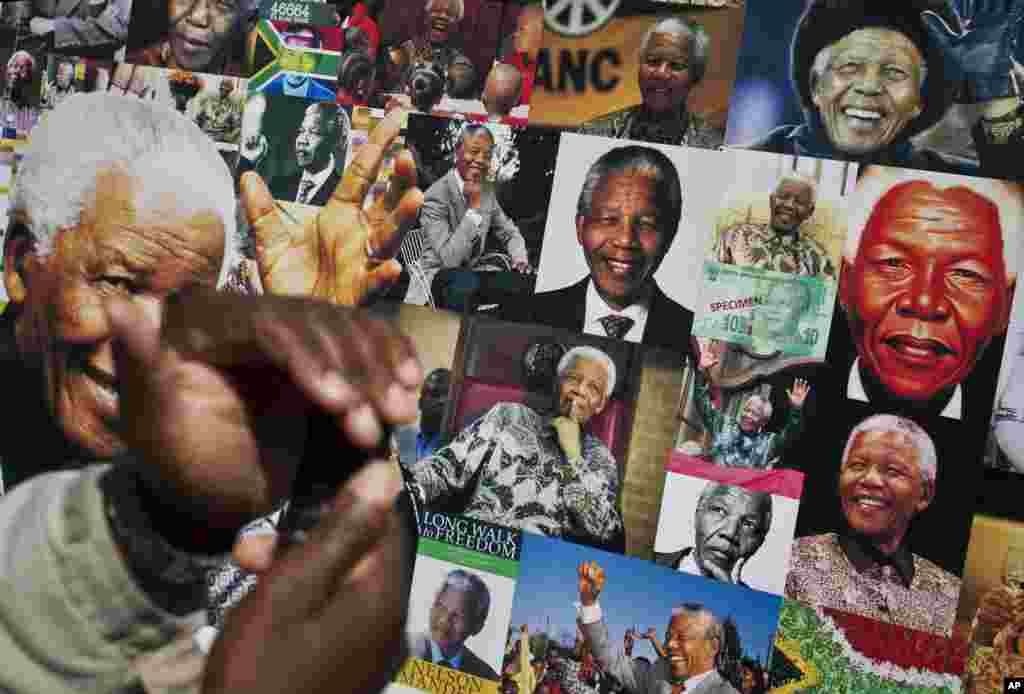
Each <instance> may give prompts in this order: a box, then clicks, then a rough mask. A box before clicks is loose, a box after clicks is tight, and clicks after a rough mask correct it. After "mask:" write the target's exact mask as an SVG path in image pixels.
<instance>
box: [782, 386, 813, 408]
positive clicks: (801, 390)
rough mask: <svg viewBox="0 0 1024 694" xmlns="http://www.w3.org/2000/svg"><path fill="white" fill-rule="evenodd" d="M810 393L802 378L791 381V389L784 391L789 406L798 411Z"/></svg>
mask: <svg viewBox="0 0 1024 694" xmlns="http://www.w3.org/2000/svg"><path fill="white" fill-rule="evenodd" d="M810 392H811V386H810V384H808V383H807V381H806V380H804V379H802V378H797V379H794V380H793V387H792V388H790V389H789V390H787V391H786V396H787V397H788V398H789V404H790V405H791V406H792V407H795V408H797V409H799V408H801V407H803V406H804V401H805V400H807V396H808V395H809V394H810Z"/></svg>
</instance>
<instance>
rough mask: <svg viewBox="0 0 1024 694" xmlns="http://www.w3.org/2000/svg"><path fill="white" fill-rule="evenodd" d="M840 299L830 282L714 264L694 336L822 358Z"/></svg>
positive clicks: (760, 350) (708, 271) (765, 351)
mask: <svg viewBox="0 0 1024 694" xmlns="http://www.w3.org/2000/svg"><path fill="white" fill-rule="evenodd" d="M835 298H836V284H835V282H833V281H831V280H823V279H820V278H818V277H807V276H803V275H792V274H788V273H784V272H774V271H771V270H762V269H758V268H751V267H741V266H737V265H724V264H722V263H716V262H713V261H710V260H709V261H706V262H705V263H704V277H703V282H702V286H701V302H700V305H699V306H698V308H697V311H696V314H697V315H696V317H695V318H694V322H693V334H694V335H695V336H697V337H709V338H714V339H718V340H724V341H725V342H731V343H733V344H739V345H743V346H745V347H749V348H751V349H752V350H754V351H756V352H758V353H762V354H773V353H776V352H782V353H784V354H792V355H795V356H808V357H818V358H821V357H824V356H825V347H826V345H827V344H828V331H829V326H830V325H831V323H832V309H833V305H834V304H835Z"/></svg>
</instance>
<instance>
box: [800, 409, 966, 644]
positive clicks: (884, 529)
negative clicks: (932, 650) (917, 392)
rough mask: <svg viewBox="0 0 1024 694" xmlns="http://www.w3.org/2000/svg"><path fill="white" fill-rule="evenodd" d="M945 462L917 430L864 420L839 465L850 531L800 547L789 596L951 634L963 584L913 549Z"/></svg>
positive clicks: (893, 420)
mask: <svg viewBox="0 0 1024 694" xmlns="http://www.w3.org/2000/svg"><path fill="white" fill-rule="evenodd" d="M937 467H938V456H937V455H936V452H935V444H934V443H933V442H932V440H931V437H930V436H929V435H928V433H927V432H925V430H924V429H922V428H921V427H920V426H919V425H918V424H916V423H914V422H913V421H911V420H909V419H904V418H903V417H897V416H895V415H888V414H882V415H874V416H871V417H868V418H867V419H865V420H864V421H862V422H860V423H859V424H858V425H857V426H856V427H854V429H853V431H851V432H850V436H849V438H848V439H847V441H846V448H845V450H844V451H843V457H842V463H841V464H840V467H839V483H838V493H839V504H840V508H841V510H842V513H843V516H844V518H845V526H846V527H845V528H842V529H840V530H839V532H833V533H826V534H824V535H813V536H809V537H801V538H798V539H797V540H796V542H795V543H794V545H793V555H792V559H791V563H790V571H789V575H788V576H787V578H786V597H787V598H792V599H794V600H799V601H800V602H803V603H805V604H808V605H813V606H821V607H831V608H835V609H838V610H843V611H845V612H854V613H857V614H862V615H864V616H867V617H871V618H873V619H877V620H879V621H883V622H892V623H895V624H899V625H901V626H905V627H908V628H911V629H918V630H920V631H928V632H932V633H937V634H942V635H948V634H949V632H950V630H951V629H952V627H953V619H954V617H955V616H956V605H957V601H958V600H959V597H960V579H959V578H958V577H957V576H954V575H953V574H951V573H949V572H948V571H946V570H944V569H942V568H941V567H939V566H938V565H936V564H935V563H933V562H931V561H929V560H927V559H925V558H924V557H921V556H918V555H917V554H914V553H913V552H912V551H911V550H910V548H909V547H908V546H907V542H906V536H907V531H908V530H909V528H910V524H911V522H912V521H913V519H914V518H915V517H916V516H917V515H918V514H920V513H921V512H922V511H924V510H925V509H926V508H928V506H929V505H930V504H931V503H932V500H933V499H934V498H935V478H936V472H937Z"/></svg>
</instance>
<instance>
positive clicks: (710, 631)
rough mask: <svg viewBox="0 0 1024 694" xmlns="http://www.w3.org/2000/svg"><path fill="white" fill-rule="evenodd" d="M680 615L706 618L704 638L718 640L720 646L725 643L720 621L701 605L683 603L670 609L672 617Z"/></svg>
mask: <svg viewBox="0 0 1024 694" xmlns="http://www.w3.org/2000/svg"><path fill="white" fill-rule="evenodd" d="M680 615H687V616H690V617H707V620H708V626H707V628H706V629H705V630H704V638H705V639H708V640H709V641H710V640H711V639H718V643H719V644H720V645H721V644H724V643H725V632H724V629H723V628H722V620H720V619H719V618H718V615H716V614H715V613H714V612H712V611H711V610H709V609H708V608H706V607H704V605H702V604H701V603H699V602H684V603H682V604H679V605H676V606H675V607H673V608H672V616H673V617H679V616H680Z"/></svg>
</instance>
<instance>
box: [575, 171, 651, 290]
mask: <svg viewBox="0 0 1024 694" xmlns="http://www.w3.org/2000/svg"><path fill="white" fill-rule="evenodd" d="M663 215H664V213H663V212H660V211H659V208H658V201H657V196H656V195H655V183H654V181H653V180H652V179H651V178H649V177H647V176H642V175H636V174H633V175H630V174H624V175H623V174H612V175H610V176H608V177H607V178H605V180H604V181H603V182H602V184H601V185H600V186H598V188H597V190H596V191H594V195H593V197H592V199H591V205H590V212H589V214H588V215H587V216H582V215H580V216H577V217H576V238H577V240H578V241H579V243H580V245H581V246H582V247H583V254H584V255H585V256H586V259H587V265H588V266H589V267H590V276H591V278H592V279H593V281H594V284H595V286H596V287H597V291H598V292H599V293H600V294H601V297H602V298H603V299H604V300H605V301H606V302H608V304H609V305H610V306H612V307H613V308H618V309H623V308H625V307H627V306H629V305H630V304H632V303H633V302H634V301H636V300H637V299H638V298H639V297H640V296H641V295H642V294H643V293H644V292H645V291H647V290H648V289H649V288H650V287H651V282H652V281H653V276H654V271H655V270H656V269H657V268H658V265H659V264H660V263H661V259H662V258H663V257H664V255H665V253H666V252H667V251H668V241H669V234H668V230H667V229H664V228H663V223H662V217H663Z"/></svg>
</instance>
